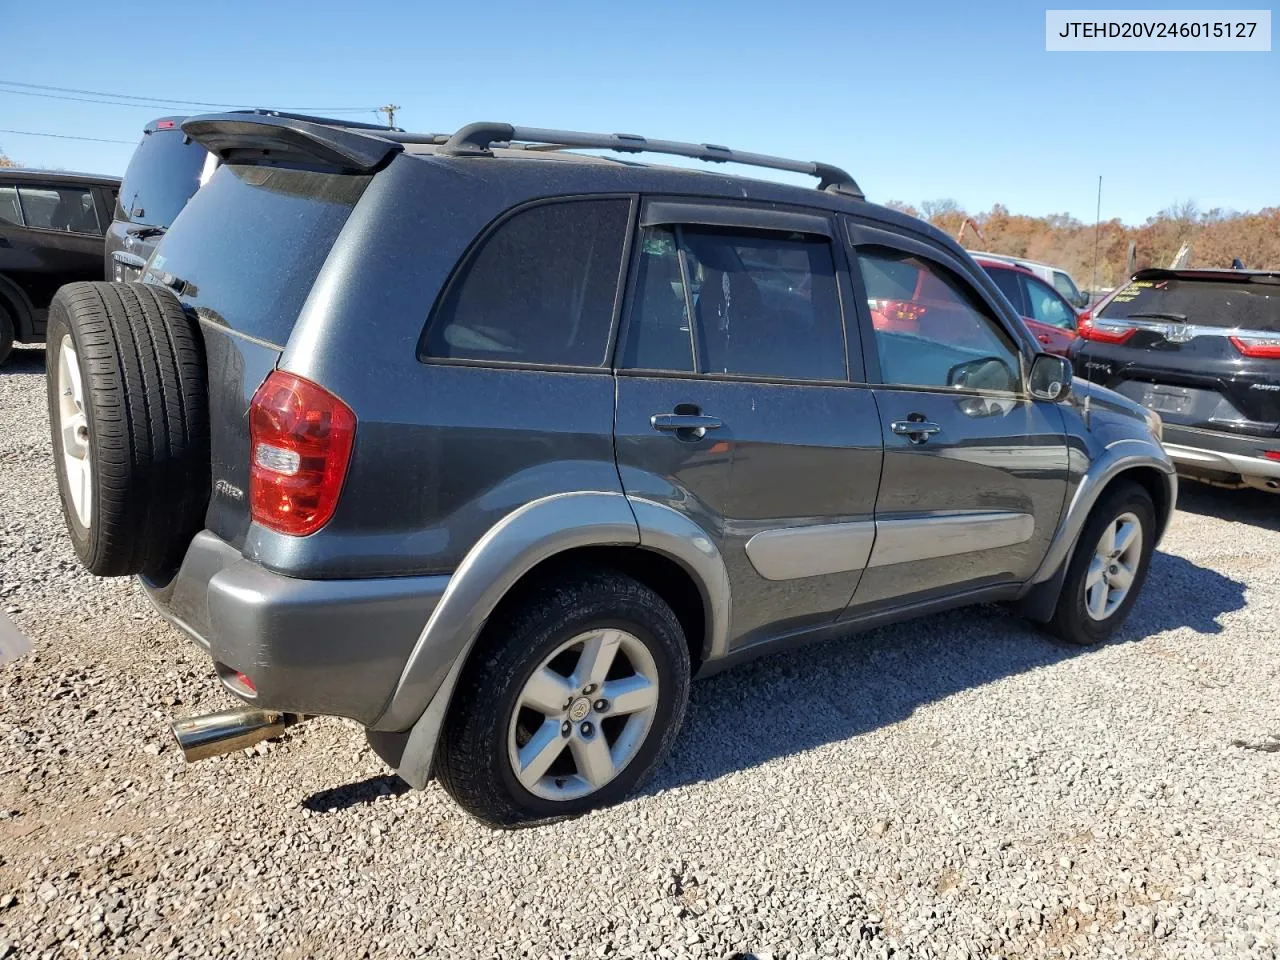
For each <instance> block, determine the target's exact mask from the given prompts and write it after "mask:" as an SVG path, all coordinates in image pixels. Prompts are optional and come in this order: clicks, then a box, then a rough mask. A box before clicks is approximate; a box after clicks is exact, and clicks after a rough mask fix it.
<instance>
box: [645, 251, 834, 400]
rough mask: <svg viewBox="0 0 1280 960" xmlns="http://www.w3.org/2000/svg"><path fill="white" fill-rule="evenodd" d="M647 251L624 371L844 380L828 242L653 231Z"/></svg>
mask: <svg viewBox="0 0 1280 960" xmlns="http://www.w3.org/2000/svg"><path fill="white" fill-rule="evenodd" d="M641 245H642V250H641V261H640V266H639V274H638V276H637V278H636V296H635V301H636V302H635V306H634V307H633V309H632V314H631V319H630V322H629V324H628V331H627V341H626V343H625V344H624V345H623V350H622V354H621V360H620V365H621V366H623V367H628V368H634V369H650V370H671V371H691V370H694V369H696V370H697V371H698V372H699V373H729V374H739V375H746V376H762V377H779V378H786V379H795V380H843V379H845V378H846V365H845V347H844V324H843V321H842V319H841V312H840V299H839V295H838V293H837V290H836V276H835V265H834V261H833V260H832V254H831V242H830V240H829V239H828V238H826V237H819V236H809V235H807V234H800V233H775V232H770V231H754V230H738V229H726V228H719V227H705V226H697V227H695V226H682V227H675V228H672V227H650V228H647V229H646V231H645V234H644V236H643V237H642V241H641ZM686 281H687V287H686ZM690 306H692V310H693V314H694V319H695V323H694V324H693V327H692V330H693V334H694V335H693V337H692V339H691V337H690V329H691V328H690V323H689V309H690ZM695 345H696V350H697V362H696V365H695V362H694V356H693V353H692V351H693V350H694V348H695Z"/></svg>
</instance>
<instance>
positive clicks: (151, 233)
mask: <svg viewBox="0 0 1280 960" xmlns="http://www.w3.org/2000/svg"><path fill="white" fill-rule="evenodd" d="M168 229H169V228H168V227H139V228H138V229H137V230H130V231H129V236H131V237H137V238H138V239H139V240H145V239H146V238H147V237H159V236H163V235H164V233H165V231H166V230H168Z"/></svg>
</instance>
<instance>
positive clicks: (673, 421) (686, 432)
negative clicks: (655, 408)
mask: <svg viewBox="0 0 1280 960" xmlns="http://www.w3.org/2000/svg"><path fill="white" fill-rule="evenodd" d="M649 423H650V424H651V425H652V426H653V429H655V430H662V431H665V432H667V433H674V434H675V435H676V437H677V438H678V439H680V440H701V439H702V438H703V436H704V435H705V434H706V432H707V431H708V430H719V429H720V427H722V426H723V425H724V424H723V422H722V421H721V420H720V418H719V417H708V416H706V415H705V414H701V413H655V414H654V415H653V416H652V417H650V418H649Z"/></svg>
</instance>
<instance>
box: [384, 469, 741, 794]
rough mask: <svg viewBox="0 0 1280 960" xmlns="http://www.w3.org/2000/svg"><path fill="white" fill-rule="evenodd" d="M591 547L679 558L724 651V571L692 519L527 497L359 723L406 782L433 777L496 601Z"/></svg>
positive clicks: (637, 504) (585, 500)
mask: <svg viewBox="0 0 1280 960" xmlns="http://www.w3.org/2000/svg"><path fill="white" fill-rule="evenodd" d="M638 517H639V518H642V520H643V523H641V521H640V520H638ZM588 546H630V547H636V548H640V547H642V546H643V547H646V548H648V549H652V550H655V551H657V552H660V553H663V554H666V555H667V556H669V557H670V558H671V559H673V560H676V561H677V562H679V563H680V564H681V565H682V566H683V567H684V568H685V569H686V570H688V571H689V572H690V574H691V575H692V576H693V578H694V579H695V580H696V581H698V584H699V588H700V589H701V590H702V591H703V596H704V606H705V608H706V610H707V617H708V624H707V647H708V650H707V652H708V655H711V656H717V655H722V651H723V650H724V649H725V647H726V645H727V639H728V610H729V595H728V582H729V581H728V574H727V572H726V570H725V566H724V561H723V559H722V558H721V557H720V553H719V550H717V549H716V547H715V544H714V543H713V542H712V541H711V538H710V537H708V536H707V534H706V532H705V531H703V530H702V529H701V528H699V527H698V526H697V525H696V524H694V523H693V521H691V520H689V519H688V518H687V517H685V516H684V515H682V514H680V513H678V512H677V511H675V510H673V509H671V508H670V507H665V506H662V505H660V504H656V503H650V502H649V501H643V500H636V501H632V500H629V499H628V498H627V497H626V496H625V495H624V494H622V493H615V492H607V491H595V492H582V493H562V494H555V495H552V496H549V497H544V498H542V499H539V500H535V501H533V502H531V503H528V504H525V505H524V506H522V507H520V508H519V509H517V510H514V511H512V512H511V513H509V514H507V516H505V517H503V518H502V519H501V520H500V521H498V523H496V524H494V526H493V527H491V528H490V529H489V531H488V532H487V533H485V535H484V536H483V537H481V538H480V540H479V541H477V542H476V544H475V546H473V547H472V548H471V549H470V550H469V551H468V552H467V555H466V557H465V558H464V559H463V561H462V563H461V564H459V566H458V569H457V570H456V571H455V573H454V574H453V576H452V577H450V580H449V586H448V588H447V589H446V590H445V593H444V595H443V596H442V597H441V598H440V602H439V603H438V604H437V605H436V607H435V609H434V610H433V611H432V613H431V617H430V619H429V620H428V621H427V625H426V627H425V628H423V631H422V633H421V635H420V636H419V637H418V641H417V643H416V644H415V646H414V649H413V652H412V653H411V654H410V656H409V660H408V661H407V663H406V665H405V669H404V671H403V672H402V674H401V677H400V681H399V683H398V684H397V685H396V689H395V692H394V693H393V694H392V695H391V698H390V700H389V701H388V704H387V706H386V708H385V709H384V710H383V712H382V714H381V716H379V718H378V719H377V720H376V721H375V722H374V723H373V724H372V725H371V727H370V728H369V729H368V730H366V736H367V738H368V740H369V744H370V746H371V747H373V749H374V751H375V752H376V753H378V755H379V756H381V757H382V758H383V759H384V760H385V761H386V762H387V763H389V764H390V765H391V766H393V767H395V768H396V772H397V773H398V774H399V775H400V777H401V778H402V779H404V780H405V781H406V782H408V783H409V785H410V786H412V787H415V788H418V789H421V788H423V787H425V786H426V784H427V781H428V780H429V779H430V772H431V761H432V757H433V756H434V754H435V747H436V741H437V740H438V739H439V736H440V729H441V727H442V726H443V724H444V719H445V717H446V716H447V714H448V710H449V704H450V702H451V700H452V698H453V691H454V689H455V688H456V686H457V683H458V678H459V677H460V676H461V673H462V669H463V667H464V665H465V664H466V662H467V658H468V655H469V654H470V653H471V650H472V648H473V647H474V646H475V643H476V640H477V639H478V638H479V636H480V632H481V630H482V629H483V628H484V624H485V622H486V621H487V620H488V618H489V615H490V614H491V613H492V612H493V610H494V608H495V607H496V606H497V605H498V603H499V602H500V601H501V600H502V598H503V597H504V596H506V594H507V592H508V591H509V590H510V589H511V588H512V587H513V586H515V584H516V583H518V582H519V580H520V579H521V577H523V576H524V575H525V574H526V573H528V572H529V571H530V570H532V569H533V568H534V567H535V566H537V565H538V564H539V563H541V562H543V561H544V560H547V559H549V558H551V557H554V556H556V555H557V554H560V553H564V552H566V551H568V550H573V549H575V548H578V547H588Z"/></svg>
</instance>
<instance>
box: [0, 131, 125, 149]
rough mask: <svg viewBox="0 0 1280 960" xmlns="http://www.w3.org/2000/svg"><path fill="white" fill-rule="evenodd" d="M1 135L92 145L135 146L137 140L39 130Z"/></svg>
mask: <svg viewBox="0 0 1280 960" xmlns="http://www.w3.org/2000/svg"><path fill="white" fill-rule="evenodd" d="M0 133H15V134H17V135H18V136H21V137H57V138H58V139H59V140H88V141H90V142H91V143H127V144H131V145H132V144H135V143H137V142H138V141H136V140H110V139H108V138H106V137H77V136H73V135H72V134H70V133H41V132H40V131H38V130H3V129H0Z"/></svg>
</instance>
